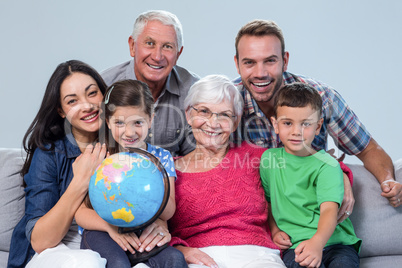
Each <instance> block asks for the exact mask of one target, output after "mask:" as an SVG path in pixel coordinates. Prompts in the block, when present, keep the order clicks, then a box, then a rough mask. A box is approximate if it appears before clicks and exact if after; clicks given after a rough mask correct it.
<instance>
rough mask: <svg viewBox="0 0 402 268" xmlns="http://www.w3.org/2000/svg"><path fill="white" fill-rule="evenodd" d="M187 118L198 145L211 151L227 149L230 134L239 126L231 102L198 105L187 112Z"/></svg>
mask: <svg viewBox="0 0 402 268" xmlns="http://www.w3.org/2000/svg"><path fill="white" fill-rule="evenodd" d="M186 117H187V122H188V123H189V125H190V126H191V128H192V130H193V134H194V138H195V140H196V142H197V145H201V146H203V147H205V148H209V149H219V148H222V147H226V146H227V145H228V142H229V137H230V134H231V133H232V132H233V131H234V130H236V128H237V125H238V118H237V116H235V113H234V109H233V104H232V103H231V102H230V101H223V102H221V103H218V104H212V103H199V104H196V105H194V106H191V107H190V109H189V110H188V111H187V112H186Z"/></svg>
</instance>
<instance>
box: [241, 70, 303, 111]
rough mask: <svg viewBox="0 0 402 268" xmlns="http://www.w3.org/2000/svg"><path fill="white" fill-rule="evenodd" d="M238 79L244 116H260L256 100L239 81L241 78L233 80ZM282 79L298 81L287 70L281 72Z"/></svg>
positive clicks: (287, 81) (288, 81)
mask: <svg viewBox="0 0 402 268" xmlns="http://www.w3.org/2000/svg"><path fill="white" fill-rule="evenodd" d="M237 81H240V82H239V83H238V84H237V86H238V88H239V89H240V92H241V93H242V95H243V98H244V113H245V115H246V116H251V115H254V114H256V115H257V116H259V117H261V116H262V112H261V110H260V108H259V107H258V104H257V102H256V101H255V99H254V98H253V97H252V95H251V93H250V92H249V91H248V90H247V89H246V88H245V87H244V85H243V83H242V82H241V79H236V80H235V82H237ZM283 81H284V82H285V84H291V83H294V82H298V81H299V80H298V79H297V78H296V77H295V76H293V75H292V74H291V73H289V72H283Z"/></svg>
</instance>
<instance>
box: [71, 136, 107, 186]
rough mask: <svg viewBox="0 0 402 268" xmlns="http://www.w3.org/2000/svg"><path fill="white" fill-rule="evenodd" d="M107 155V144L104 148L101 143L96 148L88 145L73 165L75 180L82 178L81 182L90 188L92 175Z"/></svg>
mask: <svg viewBox="0 0 402 268" xmlns="http://www.w3.org/2000/svg"><path fill="white" fill-rule="evenodd" d="M106 154H107V150H106V144H103V145H102V146H101V145H100V143H97V144H96V145H95V146H93V145H92V144H90V145H88V146H87V147H86V148H85V150H84V152H83V153H82V154H81V155H80V156H78V157H77V159H75V161H74V163H73V173H74V178H80V179H79V181H81V182H82V183H83V184H84V185H85V186H86V187H87V188H88V185H89V180H90V178H91V176H92V174H93V173H94V171H95V169H96V168H97V167H98V166H99V165H100V164H101V163H102V161H103V160H104V159H105V157H106Z"/></svg>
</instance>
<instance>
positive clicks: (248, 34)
mask: <svg viewBox="0 0 402 268" xmlns="http://www.w3.org/2000/svg"><path fill="white" fill-rule="evenodd" d="M234 60H235V64H236V67H237V71H238V73H239V74H240V76H241V83H240V84H239V87H240V88H241V90H242V94H243V97H244V101H245V108H244V114H243V118H242V124H241V126H240V127H239V129H238V133H237V135H236V138H237V139H238V140H239V139H242V140H248V141H250V142H252V143H255V144H258V145H260V146H264V147H269V148H275V147H280V146H282V143H281V141H280V140H279V137H278V136H277V135H276V134H275V132H274V128H273V127H272V124H271V121H270V120H269V119H270V118H271V117H272V116H273V112H274V111H273V104H274V97H275V95H276V94H277V92H278V90H279V89H280V88H281V86H282V85H284V84H289V83H293V82H296V81H298V82H303V83H306V84H309V85H311V86H313V87H314V88H316V89H317V90H318V91H319V92H320V94H321V96H322V98H323V117H324V123H323V126H322V128H321V132H320V134H319V135H317V136H316V138H315V139H314V141H313V144H312V146H313V148H314V149H315V150H319V149H326V143H327V137H328V134H330V135H331V136H332V138H334V140H335V143H336V144H337V146H338V147H339V148H340V149H341V150H342V151H343V152H345V153H347V154H351V155H356V156H357V157H358V158H359V159H360V160H361V161H362V162H363V163H364V166H365V167H366V168H367V169H368V170H369V171H370V172H371V173H373V174H374V176H375V177H376V178H377V180H378V182H379V183H380V185H381V190H382V193H381V195H382V196H384V197H386V198H387V199H388V201H389V203H390V204H391V205H392V206H394V207H398V206H399V205H400V204H401V201H400V199H401V198H402V193H401V190H402V187H401V185H400V184H399V183H398V182H396V181H395V179H394V168H393V164H392V161H391V158H390V157H389V156H388V154H387V153H386V152H385V151H384V150H383V149H382V148H381V147H380V146H379V145H378V143H377V142H376V141H375V140H374V139H373V138H372V137H371V135H370V134H369V132H368V131H367V130H366V128H365V127H364V125H363V124H362V123H361V122H360V121H359V119H358V118H357V116H356V115H355V114H354V113H353V111H352V110H351V109H350V108H349V106H348V105H347V104H346V102H345V101H344V100H343V98H342V97H341V96H340V95H339V93H337V92H336V91H334V90H333V89H332V88H331V87H329V86H327V85H325V84H323V83H320V82H318V81H315V80H313V79H311V78H308V77H305V76H301V75H295V74H291V73H289V72H287V71H286V70H287V66H288V62H289V52H287V51H285V42H284V38H283V34H282V31H281V29H280V28H279V27H278V25H276V24H275V23H274V22H272V21H265V20H254V21H251V22H249V23H247V24H246V25H245V26H243V27H242V28H241V29H240V31H239V32H238V34H237V37H236V55H235V57H234ZM239 82H240V81H239ZM349 188H350V186H349ZM345 191H346V189H345ZM346 203H349V205H346V206H347V207H346V208H345V207H344V206H343V209H342V208H341V210H340V211H342V212H345V216H348V215H349V214H350V213H351V209H352V208H353V204H354V199H353V198H352V201H351V202H346ZM338 217H339V216H338Z"/></svg>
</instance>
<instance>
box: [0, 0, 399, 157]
mask: <svg viewBox="0 0 402 268" xmlns="http://www.w3.org/2000/svg"><path fill="white" fill-rule="evenodd" d="M149 9H165V10H168V11H171V12H173V13H175V14H176V15H177V16H178V17H179V19H180V20H181V22H182V24H183V28H184V39H185V41H184V45H185V48H184V52H183V54H182V56H181V58H180V59H179V65H181V66H184V67H186V68H188V69H189V70H192V71H194V72H196V73H198V74H199V75H200V76H205V75H207V74H212V73H221V74H226V75H227V76H229V77H231V78H235V77H236V76H237V72H236V68H235V65H234V62H233V55H234V53H235V50H234V38H235V35H236V33H237V31H238V29H239V28H240V27H241V26H242V25H244V24H245V23H246V22H248V21H250V20H252V19H256V18H262V19H272V20H275V21H276V22H277V23H278V24H279V25H280V26H281V27H282V29H283V32H284V35H285V40H286V47H287V50H288V51H289V52H290V64H289V71H291V72H294V73H299V74H304V75H307V76H310V77H314V78H317V79H318V80H321V81H323V82H325V83H327V84H329V85H331V86H333V87H334V88H335V89H337V90H338V91H339V92H340V93H341V94H342V96H343V97H344V98H345V99H346V100H347V102H348V103H349V105H350V106H351V107H352V108H353V109H354V111H355V112H356V114H357V115H358V116H359V118H360V119H361V120H362V121H363V122H364V123H365V125H366V127H367V128H368V129H369V131H370V132H371V133H372V135H373V136H374V138H375V139H376V140H377V141H378V142H379V143H380V144H381V145H382V147H383V148H384V149H385V150H386V151H387V152H388V153H389V154H390V156H391V157H392V158H393V159H394V160H396V159H398V158H401V149H402V148H401V147H400V145H399V144H400V143H399V138H398V137H399V135H398V133H400V132H401V131H402V127H401V120H400V115H401V111H402V109H401V105H400V102H401V95H402V94H401V93H400V89H399V87H400V86H399V84H398V82H397V81H398V76H399V73H400V71H401V64H402V52H401V47H402V46H401V42H402V38H401V37H402V33H401V32H402V31H401V25H402V16H401V15H400V10H402V2H401V1H397V0H395V1H392V0H389V1H374V0H369V1H363V0H356V1H346V0H340V1H331V2H330V1H321V0H315V1H313V0H309V1H299V0H291V1H279V0H277V1H272V0H259V1H253V0H250V1H244V0H231V1H214V0H209V1H205V0H204V1H179V0H171V1H160V0H153V1H134V0H132V1H129V0H118V1H105V0H104V1H102V0H98V1H94V0H93V1H90V0H87V1H78V0H69V1H52V0H48V1H43V0H36V1H30V0H21V1H11V0H2V1H1V2H0V27H1V28H0V36H1V37H0V38H1V39H0V40H1V47H0V48H1V49H0V115H1V116H0V147H20V146H21V141H22V137H23V134H24V133H25V131H26V129H27V128H28V126H29V124H30V123H31V121H32V119H33V117H34V115H35V114H36V112H37V110H38V107H39V106H40V102H41V100H42V97H43V93H44V90H45V87H46V84H47V82H48V79H49V77H50V75H51V73H52V72H53V70H54V69H55V68H56V66H57V65H58V64H59V63H61V62H63V61H66V60H69V59H79V60H82V61H85V62H87V63H89V64H90V65H92V66H93V67H95V68H96V69H97V70H99V71H102V70H104V69H106V68H108V67H110V66H113V65H115V64H118V63H120V62H122V61H125V60H128V59H129V51H128V45H127V39H128V36H129V35H130V33H131V30H132V24H133V22H134V20H135V18H136V17H137V15H138V14H139V13H142V12H143V11H146V10H149ZM354 159H355V158H351V157H348V158H347V162H358V160H354Z"/></svg>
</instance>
